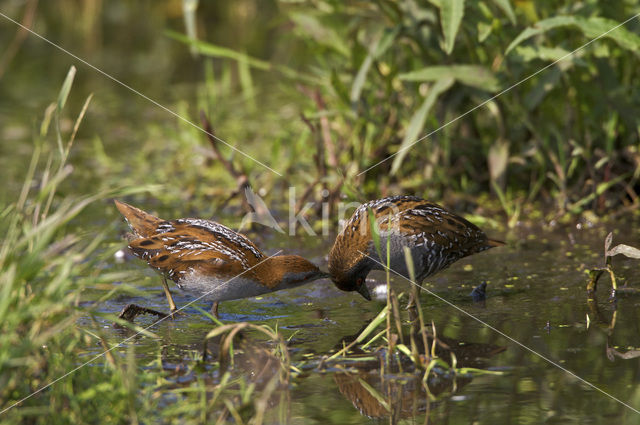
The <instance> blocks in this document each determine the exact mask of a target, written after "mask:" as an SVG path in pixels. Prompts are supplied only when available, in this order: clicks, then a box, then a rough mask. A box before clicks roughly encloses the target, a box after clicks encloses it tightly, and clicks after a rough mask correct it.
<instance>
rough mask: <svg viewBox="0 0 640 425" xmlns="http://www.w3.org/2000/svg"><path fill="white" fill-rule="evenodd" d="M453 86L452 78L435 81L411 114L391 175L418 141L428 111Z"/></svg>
mask: <svg viewBox="0 0 640 425" xmlns="http://www.w3.org/2000/svg"><path fill="white" fill-rule="evenodd" d="M451 85H453V78H443V79H441V80H439V81H437V82H436V83H435V84H434V85H433V86H432V87H431V88H430V89H429V93H428V94H427V97H426V98H425V99H424V102H422V105H421V106H420V108H419V109H418V110H417V111H416V112H415V113H414V114H413V116H412V117H411V121H409V127H408V128H407V132H406V133H405V135H404V139H402V143H401V144H400V149H399V150H398V154H397V155H396V156H395V158H394V159H393V164H392V165H391V175H394V174H395V173H396V172H397V171H398V169H399V168H400V165H402V161H403V160H404V157H405V156H406V155H407V153H408V151H409V148H410V147H411V146H412V145H413V144H414V143H415V142H416V141H417V140H418V139H419V137H420V133H421V132H422V129H423V128H424V123H425V122H426V120H427V115H429V111H431V108H432V107H433V105H434V104H435V102H436V99H437V98H438V96H439V95H440V94H441V93H443V92H445V91H446V90H448V89H449V87H451Z"/></svg>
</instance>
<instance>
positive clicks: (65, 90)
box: [58, 66, 76, 111]
mask: <svg viewBox="0 0 640 425" xmlns="http://www.w3.org/2000/svg"><path fill="white" fill-rule="evenodd" d="M75 76H76V67H75V66H72V67H71V68H70V69H69V72H67V77H66V78H65V79H64V83H62V88H61V89H60V93H59V94H58V111H60V110H61V109H62V108H64V105H65V103H67V98H68V97H69V92H70V91H71V86H72V85H73V79H74V78H75Z"/></svg>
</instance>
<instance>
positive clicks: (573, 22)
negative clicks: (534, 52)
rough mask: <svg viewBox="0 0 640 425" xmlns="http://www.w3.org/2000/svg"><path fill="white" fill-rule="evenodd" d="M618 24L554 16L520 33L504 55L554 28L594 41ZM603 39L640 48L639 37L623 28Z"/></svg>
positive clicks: (630, 47) (631, 48)
mask: <svg viewBox="0 0 640 425" xmlns="http://www.w3.org/2000/svg"><path fill="white" fill-rule="evenodd" d="M619 24H620V23H619V22H617V21H614V20H611V19H606V18H600V17H592V18H583V17H579V16H554V17H553V18H548V19H543V20H542V21H539V22H536V23H535V25H533V26H531V27H529V28H526V29H525V30H524V31H522V32H521V33H520V34H519V35H518V36H517V37H516V38H515V39H514V40H513V41H512V42H511V44H509V47H507V50H506V52H505V55H506V54H508V53H509V52H510V51H511V50H513V49H514V48H515V47H516V46H518V45H519V44H520V43H522V42H523V41H525V40H527V39H529V38H531V37H533V36H536V35H538V34H542V33H545V32H547V31H549V30H551V29H554V28H560V27H575V28H578V29H579V30H580V31H582V33H583V34H584V35H585V37H587V38H589V39H594V38H596V37H599V36H601V35H602V34H604V33H606V32H607V31H609V30H611V29H612V28H615V27H616V26H617V25H619ZM604 37H605V38H609V39H611V40H613V41H615V42H616V43H617V44H618V45H619V46H620V47H622V48H625V49H627V50H630V51H633V52H635V51H637V50H638V49H639V48H640V36H638V35H636V34H634V33H633V32H631V31H629V30H627V29H626V28H624V27H619V28H616V29H615V30H613V31H611V32H609V33H607V34H606V35H604Z"/></svg>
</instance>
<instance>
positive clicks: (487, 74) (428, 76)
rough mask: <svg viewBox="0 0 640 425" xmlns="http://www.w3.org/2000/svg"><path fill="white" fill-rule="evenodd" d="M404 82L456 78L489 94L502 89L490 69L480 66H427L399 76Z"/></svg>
mask: <svg viewBox="0 0 640 425" xmlns="http://www.w3.org/2000/svg"><path fill="white" fill-rule="evenodd" d="M398 77H399V78H400V79H401V80H404V81H416V82H417V81H420V82H422V81H438V80H441V79H443V78H447V77H450V78H454V79H455V80H456V81H458V82H460V83H462V84H465V85H467V86H472V87H477V88H479V89H482V90H486V91H489V92H496V91H498V89H499V88H500V84H499V82H498V79H497V78H496V77H495V75H494V74H493V72H491V71H490V70H489V69H487V68H485V67H483V66H478V65H448V66H445V65H436V66H427V67H425V68H422V69H418V70H416V71H411V72H407V73H405V74H400V75H399V76H398Z"/></svg>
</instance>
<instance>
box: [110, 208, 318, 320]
mask: <svg viewBox="0 0 640 425" xmlns="http://www.w3.org/2000/svg"><path fill="white" fill-rule="evenodd" d="M115 204H116V207H118V210H120V212H121V213H122V215H123V216H124V217H125V219H126V220H127V223H128V224H129V227H131V230H133V235H130V238H129V249H130V250H131V252H132V253H133V254H134V255H136V256H137V257H139V258H141V259H143V260H145V261H146V262H147V263H148V264H149V266H151V267H152V268H155V269H157V270H158V271H160V273H162V275H163V282H162V285H163V288H164V292H165V294H166V296H167V300H168V301H169V307H170V309H171V312H172V313H173V312H175V311H176V310H177V309H176V304H175V303H174V302H173V297H172V296H171V292H170V291H169V286H168V285H167V279H166V278H167V277H168V278H169V279H171V280H173V281H174V282H176V284H177V285H178V287H179V288H181V289H183V290H184V291H186V292H187V293H191V294H192V295H195V296H197V297H201V296H203V295H204V296H203V299H206V300H209V301H213V302H214V304H213V306H212V312H213V314H214V315H215V316H217V309H218V302H220V301H227V300H235V299H239V298H249V297H254V296H257V295H262V294H266V293H269V292H273V291H279V290H281V289H290V288H295V287H297V286H300V285H303V284H305V283H308V282H311V281H313V280H316V279H321V278H324V277H328V274H327V273H324V272H322V271H320V269H318V267H316V266H315V265H314V264H312V263H311V262H309V261H307V260H306V259H304V258H302V257H300V256H298V255H282V256H274V257H267V256H265V255H264V254H263V253H262V251H260V249H258V247H256V246H255V245H254V244H253V243H252V242H251V241H250V240H249V239H248V238H247V237H246V236H244V235H242V234H240V233H237V232H234V231H233V230H231V229H229V228H228V227H225V226H223V225H221V224H219V223H216V222H214V221H211V220H204V219H199V218H181V219H177V220H162V219H160V218H158V217H155V216H153V215H151V214H149V213H146V212H144V211H142V210H140V209H138V208H135V207H132V206H131V205H128V204H125V203H123V202H119V201H115ZM205 294H206V295H205Z"/></svg>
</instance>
